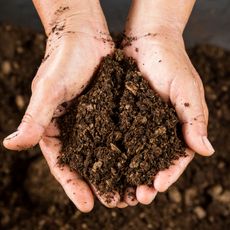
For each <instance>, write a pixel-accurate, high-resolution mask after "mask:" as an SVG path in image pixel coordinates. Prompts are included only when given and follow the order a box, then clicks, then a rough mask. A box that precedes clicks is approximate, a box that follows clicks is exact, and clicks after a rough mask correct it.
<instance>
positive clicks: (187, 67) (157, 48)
mask: <svg viewBox="0 0 230 230" xmlns="http://www.w3.org/2000/svg"><path fill="white" fill-rule="evenodd" d="M140 30H141V29H140ZM135 31H139V30H138V28H136V27H135ZM126 33H127V36H132V37H133V38H134V39H132V40H133V41H132V42H131V43H132V44H131V45H129V46H126V47H124V50H125V53H126V55H127V56H130V57H132V58H134V59H135V60H136V61H137V65H138V67H139V69H140V71H141V72H142V74H143V76H144V77H145V78H146V79H147V80H148V82H149V83H150V85H151V87H152V88H153V89H154V90H155V91H156V92H157V93H158V94H159V95H160V96H161V97H162V98H163V100H165V101H167V102H171V103H172V105H173V106H174V107H175V109H176V112H177V115H178V117H179V120H180V122H181V124H182V131H183V136H184V139H185V142H186V144H187V146H188V148H187V149H186V153H187V157H183V158H180V159H179V160H177V161H175V162H174V165H172V166H171V167H170V168H169V169H166V170H164V171H161V172H159V173H158V174H157V175H156V177H155V178H154V181H153V187H152V188H149V187H148V186H145V185H141V186H138V187H137V190H136V197H137V200H138V201H139V202H140V203H142V204H149V203H151V202H152V200H153V199H154V198H155V196H156V194H157V192H164V191H166V190H167V189H168V187H169V186H170V185H171V184H173V183H174V182H175V181H176V180H177V179H178V178H179V176H180V175H181V174H182V172H183V171H184V170H185V168H186V167H187V165H188V164H189V163H190V161H191V160H192V159H193V157H194V152H197V153H199V154H200V155H203V156H210V155H211V154H213V153H214V149H213V148H212V146H211V144H210V142H209V141H208V139H207V124H208V109H207V105H206V102H205V97H204V89H203V85H202V81H201V79H200V77H199V75H198V73H197V72H196V70H195V68H194V67H193V65H192V63H191V62H190V60H189V57H188V55H187V53H186V51H185V47H184V42H183V39H182V36H178V35H175V34H177V33H173V31H172V32H169V31H166V30H165V31H164V30H162V31H158V32H155V33H147V32H146V33H144V34H138V35H136V34H133V33H132V31H126ZM124 44H125V41H124Z"/></svg>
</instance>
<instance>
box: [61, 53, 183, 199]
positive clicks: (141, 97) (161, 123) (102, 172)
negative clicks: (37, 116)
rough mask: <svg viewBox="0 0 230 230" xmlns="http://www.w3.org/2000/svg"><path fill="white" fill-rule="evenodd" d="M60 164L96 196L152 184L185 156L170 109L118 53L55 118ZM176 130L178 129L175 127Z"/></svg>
mask: <svg viewBox="0 0 230 230" xmlns="http://www.w3.org/2000/svg"><path fill="white" fill-rule="evenodd" d="M58 124H59V127H60V130H61V136H60V139H61V141H62V143H63V146H62V151H61V152H62V153H61V156H60V158H59V161H60V163H61V164H66V165H68V166H69V167H70V168H71V169H72V170H76V171H77V172H78V173H79V174H80V175H81V176H82V177H83V178H85V179H86V180H87V181H88V182H89V183H91V184H93V185H94V186H95V187H96V188H97V189H98V190H99V192H100V193H101V194H104V193H107V192H113V191H118V192H119V193H120V195H121V196H123V194H124V190H125V189H126V188H127V187H128V186H138V185H142V184H146V185H152V184H153V178H154V176H155V175H156V174H157V172H159V171H160V170H164V169H166V168H168V167H169V166H170V165H171V164H172V162H173V160H175V159H178V158H179V157H180V156H185V144H184V142H183V140H182V138H181V135H180V134H178V130H180V124H179V120H178V118H177V115H176V112H175V109H174V108H173V107H172V106H171V105H168V104H167V103H165V102H163V101H162V99H161V98H160V97H159V96H158V95H157V94H156V93H155V92H154V91H153V90H152V89H151V87H150V86H149V84H148V82H147V81H146V80H145V79H144V78H143V77H142V75H141V73H140V72H139V71H138V68H137V65H136V63H135V61H134V60H133V59H132V58H127V57H125V55H124V54H123V52H122V51H121V50H116V51H115V53H114V54H113V55H108V56H107V57H105V58H104V59H103V60H102V62H101V64H100V66H99V68H98V70H97V72H96V73H95V76H94V77H93V81H92V82H91V84H90V85H89V86H88V88H87V89H86V90H85V91H84V92H83V93H82V95H81V96H79V97H78V98H76V99H75V101H74V102H73V104H72V105H71V106H70V107H69V108H68V110H67V113H66V114H65V115H63V116H62V117H60V118H59V119H58ZM178 128H179V129H178Z"/></svg>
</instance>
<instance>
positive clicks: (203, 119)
mask: <svg viewBox="0 0 230 230" xmlns="http://www.w3.org/2000/svg"><path fill="white" fill-rule="evenodd" d="M199 84H200V83H199V80H198V79H196V78H195V77H194V78H192V79H191V80H188V79H185V78H180V79H179V80H176V81H173V82H172V84H171V90H170V91H171V95H170V99H171V101H172V104H173V105H175V108H176V112H177V114H178V116H179V119H180V121H181V123H182V131H183V135H184V138H185V141H186V143H187V145H188V146H189V148H191V149H192V150H194V151H195V152H197V153H199V154H200V155H203V156H210V155H212V154H213V153H214V149H213V147H212V145H211V143H210V142H209V140H208V138H207V125H208V124H207V123H208V121H207V117H208V114H206V113H207V111H206V103H205V99H204V94H203V93H202V92H201V90H200V89H201V86H200V85H199ZM178 85H179V86H181V87H178ZM202 89H203V88H202Z"/></svg>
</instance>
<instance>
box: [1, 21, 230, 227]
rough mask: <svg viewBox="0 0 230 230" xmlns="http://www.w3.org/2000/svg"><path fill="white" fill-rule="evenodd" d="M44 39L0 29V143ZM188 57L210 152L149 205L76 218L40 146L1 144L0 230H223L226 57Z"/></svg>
mask: <svg viewBox="0 0 230 230" xmlns="http://www.w3.org/2000/svg"><path fill="white" fill-rule="evenodd" d="M45 42H46V39H45V36H44V35H43V34H38V33H34V32H31V31H28V30H26V29H23V28H17V27H14V26H10V25H0V98H1V100H0V108H1V109H0V139H1V141H2V140H3V138H4V137H5V136H6V135H8V134H9V133H10V132H12V131H14V130H15V128H16V127H17V125H18V124H19V122H20V119H21V118H22V116H23V114H24V112H25V109H26V106H27V105H28V102H29V98H30V85H31V81H32V79H33V77H34V76H35V73H36V71H37V68H38V67H39V65H40V63H41V60H42V58H43V57H44V49H45ZM189 56H190V58H191V60H192V62H193V64H194V66H195V67H196V69H197V71H198V72H199V74H200V76H201V77H202V80H203V83H204V86H205V93H206V100H207V103H208V107H209V112H210V113H209V139H210V140H211V142H212V144H213V145H214V147H215V150H216V153H215V154H214V155H213V156H212V157H209V158H205V157H200V156H198V155H197V156H196V157H195V158H194V160H193V161H192V162H191V163H190V164H189V166H188V168H187V169H186V171H185V172H184V173H183V175H182V176H181V177H180V179H179V180H178V181H177V182H176V183H175V184H174V185H173V186H172V187H171V188H170V189H169V190H168V191H167V192H165V193H160V194H158V195H157V196H156V198H155V200H154V202H153V203H152V204H150V205H147V206H144V205H140V204H139V205H137V206H135V207H128V208H125V209H117V208H115V209H107V208H105V207H104V206H103V205H101V204H100V203H99V202H96V203H95V208H94V210H93V211H92V212H91V213H89V214H84V213H81V212H80V211H79V210H77V209H76V207H74V205H73V204H72V203H71V201H70V200H69V199H68V198H67V196H66V195H65V193H64V191H63V189H62V188H61V186H60V185H59V184H58V183H57V182H56V181H55V179H54V178H53V176H52V175H51V173H50V170H49V168H48V166H47V163H46V162H45V160H44V158H43V156H42V154H41V152H40V150H39V148H36V149H29V150H27V151H22V152H20V153H18V152H14V151H9V150H7V149H5V148H4V147H3V146H2V144H0V229H4V230H8V229H9V230H11V229H14V230H21V229H23V230H31V229H36V230H56V229H62V230H75V229H77V230H85V229H89V230H91V229H93V230H101V229H103V230H104V229H105V230H117V229H119V230H133V229H134V230H142V229H150V230H151V229H153V230H162V229H163V230H184V229H186V230H190V229H191V230H194V229H196V230H210V229H215V230H225V229H230V171H229V168H230V144H229V143H230V135H229V130H230V103H229V101H230V95H229V91H230V77H229V76H230V65H229V63H230V52H229V51H227V50H224V49H222V48H220V47H216V46H213V45H204V44H203V45H199V46H196V47H194V48H193V49H191V50H189Z"/></svg>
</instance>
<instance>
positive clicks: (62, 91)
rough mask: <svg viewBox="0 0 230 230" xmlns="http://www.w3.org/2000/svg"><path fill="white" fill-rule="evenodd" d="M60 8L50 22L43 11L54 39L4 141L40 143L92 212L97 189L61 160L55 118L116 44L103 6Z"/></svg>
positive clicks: (15, 145)
mask: <svg viewBox="0 0 230 230" xmlns="http://www.w3.org/2000/svg"><path fill="white" fill-rule="evenodd" d="M80 4H83V3H80ZM40 7H41V6H40ZM46 9H47V8H46ZM63 9H64V10H63ZM40 11H41V9H40ZM54 11H55V13H53V14H54V15H55V17H54V18H55V19H54V18H52V20H51V21H49V22H47V21H45V22H44V15H43V23H44V24H45V25H46V26H45V30H46V32H47V35H48V40H47V46H46V52H45V57H44V60H43V62H42V64H41V66H40V68H39V69H38V72H37V74H36V76H35V78H34V80H33V82H32V96H31V99H30V103H29V106H28V108H27V110H26V113H25V115H24V117H23V119H22V122H21V124H20V125H19V127H18V129H17V131H16V132H15V133H13V134H11V135H10V136H8V137H7V138H5V140H4V146H5V147H6V148H8V149H12V150H22V149H27V148H30V147H32V146H34V145H36V144H37V143H38V142H39V144H40V147H41V150H42V152H43V154H44V156H45V158H46V160H47V162H48V165H49V167H50V170H51V172H52V174H53V175H54V176H55V178H56V179H57V180H58V181H59V182H60V183H61V185H62V186H63V188H64V190H65V192H66V193H67V195H68V196H69V197H70V199H71V200H72V201H73V203H74V204H75V205H76V206H77V207H78V208H79V209H80V210H81V211H83V212H88V211H90V210H91V209H92V208H93V205H94V199H93V193H92V192H91V189H90V188H89V186H88V185H87V183H86V182H84V181H83V180H82V179H81V178H80V177H79V175H77V174H75V173H73V172H70V170H69V169H68V167H63V168H60V167H59V166H58V165H57V161H58V160H57V156H58V155H59V151H60V145H59V141H58V139H56V138H55V136H56V134H57V133H58V129H57V128H55V125H54V123H55V120H54V121H53V122H51V120H52V119H53V118H55V117H58V116H60V115H61V114H62V113H63V112H64V107H63V106H62V104H63V103H64V102H69V101H71V100H72V99H73V98H74V97H76V96H77V95H79V94H80V93H81V92H82V90H83V89H84V88H85V87H86V86H87V84H88V82H89V81H90V79H91V77H92V75H93V73H94V71H95V68H96V67H97V66H98V64H99V63H100V61H101V59H102V57H104V56H106V55H107V54H109V53H111V52H113V49H114V44H113V42H112V39H111V37H110V35H109V31H108V28H107V25H106V22H105V19H104V16H103V14H102V11H100V10H99V9H98V8H97V7H96V6H95V7H94V8H93V10H92V12H91V8H90V7H88V6H87V10H85V9H82V11H79V10H78V11H76V10H75V9H73V10H72V9H71V7H69V6H68V7H67V6H65V7H64V6H60V7H57V8H56V9H55V10H54ZM89 11H90V12H89ZM61 12H62V15H60V13H61ZM40 13H41V12H40ZM41 14H42V13H41ZM48 16H49V15H48ZM48 16H47V17H48ZM47 17H45V20H46V18H47ZM28 68H29V67H28ZM100 199H101V200H103V199H102V198H100ZM112 205H113V204H112ZM116 205H117V202H116Z"/></svg>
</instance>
